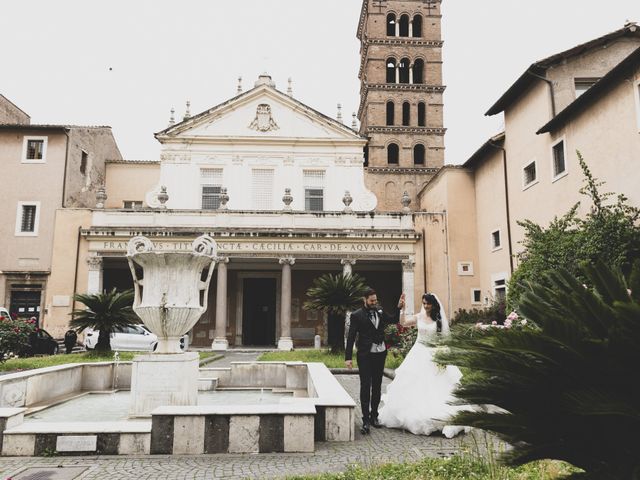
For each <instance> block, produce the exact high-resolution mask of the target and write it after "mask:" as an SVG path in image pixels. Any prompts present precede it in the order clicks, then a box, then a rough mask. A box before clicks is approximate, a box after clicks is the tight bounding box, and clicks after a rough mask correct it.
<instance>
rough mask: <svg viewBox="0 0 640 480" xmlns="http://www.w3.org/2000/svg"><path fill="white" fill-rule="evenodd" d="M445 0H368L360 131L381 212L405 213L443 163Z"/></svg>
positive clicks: (362, 36)
mask: <svg viewBox="0 0 640 480" xmlns="http://www.w3.org/2000/svg"><path fill="white" fill-rule="evenodd" d="M440 6H441V0H363V3H362V10H361V14H360V23H359V25H358V39H359V40H360V57H361V60H360V73H359V77H360V107H359V109H358V118H359V119H360V133H361V134H362V135H364V136H366V137H367V138H369V144H368V146H367V147H366V150H365V167H366V168H365V171H366V173H365V179H366V183H367V187H368V188H369V189H370V190H371V191H373V192H374V193H375V194H376V196H377V197H378V210H381V211H390V210H391V211H398V210H400V209H401V208H402V205H401V198H402V195H403V193H404V192H405V191H406V192H408V194H409V198H411V201H412V203H411V207H412V209H414V208H417V205H418V201H417V193H418V192H419V191H420V190H421V189H422V187H423V186H424V185H425V184H426V183H427V182H428V180H429V179H430V178H431V177H432V176H433V175H434V174H435V173H436V172H437V171H438V170H439V169H440V167H442V166H443V165H444V134H445V128H444V125H443V92H444V89H445V87H444V85H442V43H443V42H442V34H441V19H442V15H441V13H440Z"/></svg>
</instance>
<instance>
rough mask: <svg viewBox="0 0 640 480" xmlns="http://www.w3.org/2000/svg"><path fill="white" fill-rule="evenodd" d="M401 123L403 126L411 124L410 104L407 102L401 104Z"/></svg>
mask: <svg viewBox="0 0 640 480" xmlns="http://www.w3.org/2000/svg"><path fill="white" fill-rule="evenodd" d="M402 125H404V126H405V127H408V126H409V125H411V104H410V103H409V102H404V103H403V104H402Z"/></svg>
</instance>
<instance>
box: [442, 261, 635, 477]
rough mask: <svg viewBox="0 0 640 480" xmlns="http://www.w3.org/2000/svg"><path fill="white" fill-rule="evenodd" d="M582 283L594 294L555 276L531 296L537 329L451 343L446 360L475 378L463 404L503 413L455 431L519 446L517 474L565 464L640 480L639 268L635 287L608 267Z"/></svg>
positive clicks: (591, 473) (486, 414)
mask: <svg viewBox="0 0 640 480" xmlns="http://www.w3.org/2000/svg"><path fill="white" fill-rule="evenodd" d="M582 273H583V274H584V277H585V278H587V279H588V282H589V283H590V285H591V286H590V287H586V286H585V285H583V284H582V282H581V281H579V280H577V279H576V278H575V277H574V276H572V275H571V274H569V273H568V272H566V271H557V272H554V273H552V274H550V275H549V276H548V277H547V278H546V281H544V282H543V283H539V284H537V285H533V286H532V287H531V288H530V290H529V291H528V292H526V293H525V294H524V296H523V297H522V300H521V303H520V311H521V313H522V314H524V316H525V317H526V318H527V319H528V320H529V321H533V322H535V324H536V326H537V327H536V328H522V329H518V328H516V329H514V328H511V329H509V330H507V329H495V330H494V331H492V332H490V333H485V332H480V334H479V335H475V334H474V335H473V336H468V335H467V336H464V335H458V336H456V337H453V338H452V339H450V340H449V341H448V342H447V343H448V344H449V347H450V351H449V352H448V353H445V354H443V355H441V356H440V360H441V361H443V362H446V363H453V364H456V365H458V366H460V367H465V368H466V369H468V370H469V371H470V372H472V373H471V374H470V375H468V376H466V377H465V378H463V381H462V385H461V387H460V388H459V389H458V390H457V391H456V395H457V397H458V398H459V399H460V403H461V404H474V405H485V404H486V405H495V406H497V407H499V408H500V409H502V411H475V412H465V413H461V414H459V415H457V416H456V417H455V418H454V419H453V420H452V421H453V422H454V423H455V424H457V425H470V426H474V427H477V428H481V429H484V430H488V431H491V432H493V433H495V434H496V435H498V436H499V437H500V438H502V439H503V440H505V441H506V442H507V443H509V444H510V445H513V449H512V450H510V451H509V452H507V454H506V455H505V457H504V460H506V462H507V463H510V464H513V465H521V464H524V463H528V462H531V461H534V460H539V459H545V458H548V459H558V460H564V461H567V462H570V463H572V464H573V465H575V466H577V467H579V468H581V469H583V470H584V471H585V473H580V474H576V475H575V476H572V477H571V478H589V479H631V478H640V442H638V438H637V435H638V431H639V430H640V382H638V380H637V379H638V366H640V348H638V345H640V261H636V263H635V265H634V267H633V273H632V275H631V276H630V277H629V280H628V281H627V280H625V278H624V277H623V275H622V274H621V273H620V272H619V271H614V270H612V269H611V268H610V267H607V266H606V265H605V264H604V263H602V262H598V264H596V265H589V264H586V265H582Z"/></svg>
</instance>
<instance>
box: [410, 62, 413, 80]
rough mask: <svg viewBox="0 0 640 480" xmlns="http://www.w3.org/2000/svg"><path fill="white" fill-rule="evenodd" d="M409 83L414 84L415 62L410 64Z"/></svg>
mask: <svg viewBox="0 0 640 480" xmlns="http://www.w3.org/2000/svg"><path fill="white" fill-rule="evenodd" d="M409 83H410V84H413V64H411V65H409Z"/></svg>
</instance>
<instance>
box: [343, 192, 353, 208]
mask: <svg viewBox="0 0 640 480" xmlns="http://www.w3.org/2000/svg"><path fill="white" fill-rule="evenodd" d="M342 203H344V209H343V210H342V211H343V212H344V213H351V212H353V210H352V209H351V204H352V203H353V197H352V196H351V193H349V190H346V191H345V192H344V197H342Z"/></svg>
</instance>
